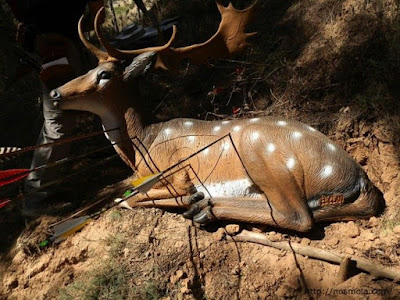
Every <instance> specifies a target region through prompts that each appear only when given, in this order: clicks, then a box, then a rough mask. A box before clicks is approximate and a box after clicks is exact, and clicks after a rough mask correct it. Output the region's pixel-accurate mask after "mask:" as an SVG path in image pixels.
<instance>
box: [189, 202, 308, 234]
mask: <svg viewBox="0 0 400 300" xmlns="http://www.w3.org/2000/svg"><path fill="white" fill-rule="evenodd" d="M269 201H270V202H271V203H269ZM269 201H268V200H265V199H254V198H212V199H204V200H201V201H199V202H197V203H195V204H193V205H192V206H191V207H190V209H189V210H188V211H187V212H185V213H184V217H186V218H193V221H194V222H196V223H200V224H204V225H205V224H208V223H210V222H212V221H217V220H229V221H236V222H245V223H252V224H263V225H270V226H275V227H282V228H286V229H291V230H296V231H301V232H305V231H308V230H309V229H310V228H311V224H312V219H311V216H310V215H309V214H305V217H302V216H301V215H300V213H299V214H284V213H282V212H279V211H275V210H274V209H273V205H272V201H271V199H269ZM280 201H283V200H280ZM271 208H272V209H271Z"/></svg>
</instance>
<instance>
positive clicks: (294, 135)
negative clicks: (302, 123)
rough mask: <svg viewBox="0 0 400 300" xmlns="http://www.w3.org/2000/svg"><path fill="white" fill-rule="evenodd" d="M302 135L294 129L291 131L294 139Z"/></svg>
mask: <svg viewBox="0 0 400 300" xmlns="http://www.w3.org/2000/svg"><path fill="white" fill-rule="evenodd" d="M302 136H303V134H302V133H301V132H299V131H294V132H292V137H293V139H294V140H298V139H300V138H301V137H302Z"/></svg>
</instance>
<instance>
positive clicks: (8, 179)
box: [0, 141, 122, 187]
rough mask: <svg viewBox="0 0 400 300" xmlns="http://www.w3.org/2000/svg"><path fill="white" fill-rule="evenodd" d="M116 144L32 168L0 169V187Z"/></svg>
mask: <svg viewBox="0 0 400 300" xmlns="http://www.w3.org/2000/svg"><path fill="white" fill-rule="evenodd" d="M121 142H122V141H121ZM119 143H120V142H119ZM117 144H118V143H112V144H111V145H109V146H105V147H102V148H99V149H95V150H93V151H89V152H87V153H84V154H81V155H78V156H75V157H70V158H63V159H60V160H57V161H55V162H52V163H49V164H47V165H42V166H38V167H36V168H33V169H10V170H4V171H0V187H2V186H5V185H8V184H11V183H14V182H17V181H19V180H22V179H24V178H25V177H27V176H28V175H29V174H30V173H32V172H36V171H39V170H42V169H48V168H52V167H55V166H58V165H61V164H63V163H66V162H71V161H75V160H78V159H81V158H83V157H86V156H88V155H91V154H94V153H97V152H101V151H103V150H107V149H109V148H112V147H114V146H115V145H117Z"/></svg>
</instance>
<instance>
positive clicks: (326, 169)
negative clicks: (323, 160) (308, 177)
mask: <svg viewBox="0 0 400 300" xmlns="http://www.w3.org/2000/svg"><path fill="white" fill-rule="evenodd" d="M332 172H333V167H332V166H331V165H326V166H324V167H323V168H322V170H321V177H322V178H327V177H329V176H331V175H332Z"/></svg>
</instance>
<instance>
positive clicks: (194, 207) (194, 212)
mask: <svg viewBox="0 0 400 300" xmlns="http://www.w3.org/2000/svg"><path fill="white" fill-rule="evenodd" d="M199 212H200V207H199V206H198V205H196V204H193V205H192V206H191V207H190V208H189V209H188V210H187V211H185V212H184V213H183V214H182V215H183V217H184V218H185V219H191V218H193V216H195V215H197V214H198V213H199Z"/></svg>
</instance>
